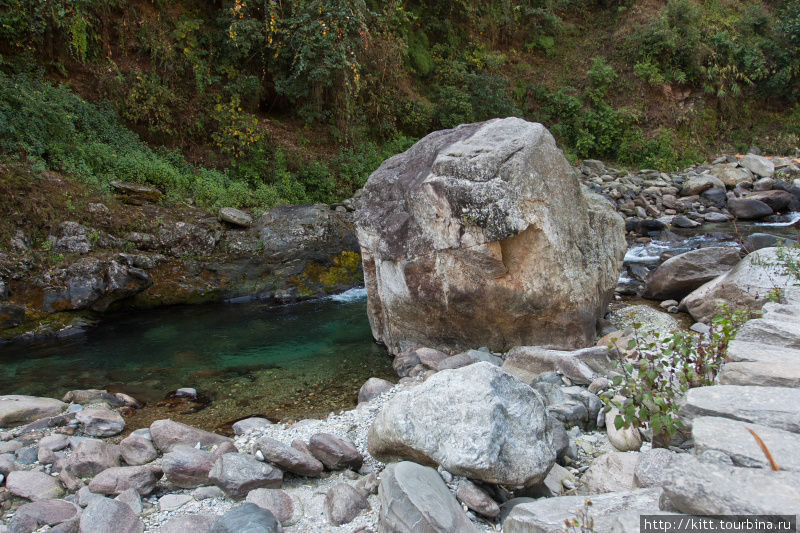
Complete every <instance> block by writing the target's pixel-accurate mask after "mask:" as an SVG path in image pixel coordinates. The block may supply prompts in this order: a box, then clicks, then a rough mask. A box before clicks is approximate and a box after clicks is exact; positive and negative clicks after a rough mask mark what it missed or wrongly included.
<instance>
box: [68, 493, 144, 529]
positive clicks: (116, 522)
mask: <svg viewBox="0 0 800 533" xmlns="http://www.w3.org/2000/svg"><path fill="white" fill-rule="evenodd" d="M143 531H144V524H143V523H142V521H141V520H140V519H139V517H138V516H136V514H135V513H134V512H133V510H132V509H131V508H130V506H128V504H125V503H122V502H120V501H117V500H112V499H110V498H98V499H97V500H94V501H93V502H92V503H90V504H89V506H88V507H86V509H85V510H84V511H83V514H82V515H81V520H80V529H79V533H142V532H143Z"/></svg>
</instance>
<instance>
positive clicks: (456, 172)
mask: <svg viewBox="0 0 800 533" xmlns="http://www.w3.org/2000/svg"><path fill="white" fill-rule="evenodd" d="M356 230H357V235H358V240H359V244H360V245H361V253H362V259H363V262H364V278H365V283H366V286H367V290H368V294H369V302H368V313H369V319H370V324H371V326H372V332H373V335H374V336H375V338H376V339H378V340H380V341H382V342H384V343H385V344H386V345H387V346H388V347H389V350H390V351H391V352H393V353H398V352H400V351H402V350H404V349H408V348H415V347H418V346H428V347H433V348H440V349H446V350H459V349H463V348H468V347H472V346H488V347H489V348H491V349H492V350H493V351H503V350H506V349H508V348H510V347H512V346H516V345H543V344H551V345H560V346H564V347H582V346H587V345H589V344H591V342H592V340H593V337H594V330H595V322H596V319H597V316H598V315H599V313H600V312H601V311H602V310H603V309H604V307H605V305H606V304H607V302H608V299H609V297H610V295H611V294H612V292H613V289H614V287H615V286H616V283H617V278H618V275H619V270H620V268H621V266H622V259H623V256H624V252H625V239H624V224H623V221H622V219H621V217H620V216H619V215H617V214H616V213H615V212H614V209H613V207H612V206H611V205H610V204H609V203H608V202H606V201H605V200H604V199H603V198H602V197H599V196H597V195H595V194H593V193H591V192H589V191H588V190H582V189H581V186H580V184H579V182H578V180H577V178H576V177H575V175H574V174H573V171H572V170H571V168H570V166H569V164H568V162H567V160H566V159H565V158H564V156H563V155H562V153H561V151H560V150H559V149H558V148H556V145H555V141H554V140H553V137H552V136H551V135H550V133H549V132H548V131H547V130H546V129H545V128H544V126H542V125H541V124H535V123H531V122H527V121H524V120H522V119H518V118H507V119H495V120H490V121H488V122H483V123H478V124H467V125H462V126H459V127H458V128H455V129H452V130H443V131H437V132H434V133H432V134H430V135H428V136H427V137H425V138H424V139H422V140H421V141H419V142H418V143H417V144H415V145H414V146H413V147H412V148H411V149H409V150H408V151H406V152H404V153H402V154H399V155H397V156H395V157H392V158H390V159H388V160H386V161H385V162H384V163H383V164H382V165H381V167H380V168H379V169H378V170H376V171H375V172H374V173H373V174H372V176H370V179H369V181H368V182H367V184H366V186H365V188H364V194H363V196H362V198H361V200H360V203H359V206H358V209H357V211H356Z"/></svg>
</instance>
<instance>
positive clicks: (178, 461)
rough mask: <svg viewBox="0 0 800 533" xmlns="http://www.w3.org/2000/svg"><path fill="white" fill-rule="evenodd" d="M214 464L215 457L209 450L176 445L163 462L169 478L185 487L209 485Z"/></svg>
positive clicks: (178, 485) (165, 473)
mask: <svg viewBox="0 0 800 533" xmlns="http://www.w3.org/2000/svg"><path fill="white" fill-rule="evenodd" d="M213 466H214V457H213V456H212V455H211V454H210V453H209V452H207V451H205V450H198V449H197V448H192V447H189V446H175V447H174V448H173V449H172V451H171V452H169V453H165V454H164V458H163V460H162V462H161V468H162V469H163V470H164V475H165V476H166V478H167V480H169V482H170V483H172V484H173V485H175V486H176V487H181V488H185V489H188V488H194V487H199V486H201V485H207V484H208V483H209V478H208V475H209V472H211V468H212V467H213Z"/></svg>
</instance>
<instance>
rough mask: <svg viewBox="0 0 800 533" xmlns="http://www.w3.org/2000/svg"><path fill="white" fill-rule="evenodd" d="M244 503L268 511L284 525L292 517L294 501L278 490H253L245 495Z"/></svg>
mask: <svg viewBox="0 0 800 533" xmlns="http://www.w3.org/2000/svg"><path fill="white" fill-rule="evenodd" d="M245 501H247V502H250V503H254V504H256V505H258V506H259V507H261V508H262V509H266V510H268V511H270V512H271V513H272V514H273V515H275V518H277V519H278V521H279V522H280V523H281V524H286V523H287V522H289V521H290V520H291V519H292V516H294V500H292V497H291V496H289V494H288V493H287V492H286V491H284V490H280V489H255V490H251V491H250V492H249V493H248V494H247V498H245Z"/></svg>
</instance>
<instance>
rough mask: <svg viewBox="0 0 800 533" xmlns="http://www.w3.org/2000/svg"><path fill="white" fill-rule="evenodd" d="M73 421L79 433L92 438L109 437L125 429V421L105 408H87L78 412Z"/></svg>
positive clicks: (114, 412) (116, 413)
mask: <svg viewBox="0 0 800 533" xmlns="http://www.w3.org/2000/svg"><path fill="white" fill-rule="evenodd" d="M75 420H77V421H78V423H79V424H80V428H81V431H83V432H84V433H85V434H86V435H89V436H92V437H111V436H114V435H117V434H118V433H121V432H122V430H123V429H125V419H123V418H122V416H121V415H120V414H119V413H118V412H116V411H112V410H111V409H107V408H105V407H87V408H86V409H82V410H80V411H78V413H77V414H76V415H75Z"/></svg>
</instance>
